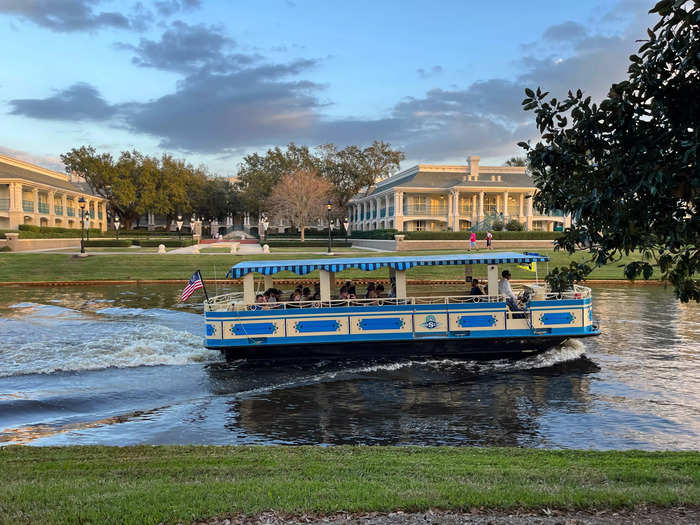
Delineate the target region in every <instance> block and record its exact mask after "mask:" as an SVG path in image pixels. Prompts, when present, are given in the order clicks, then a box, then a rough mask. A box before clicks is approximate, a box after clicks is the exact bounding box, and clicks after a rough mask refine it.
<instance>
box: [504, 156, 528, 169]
mask: <svg viewBox="0 0 700 525" xmlns="http://www.w3.org/2000/svg"><path fill="white" fill-rule="evenodd" d="M503 165H504V166H518V167H526V166H527V159H526V158H525V157H511V158H509V159H508V160H507V161H505V162H504V163H503Z"/></svg>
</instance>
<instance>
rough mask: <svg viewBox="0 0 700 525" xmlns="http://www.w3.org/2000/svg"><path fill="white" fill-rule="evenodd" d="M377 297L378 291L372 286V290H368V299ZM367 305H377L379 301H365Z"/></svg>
mask: <svg viewBox="0 0 700 525" xmlns="http://www.w3.org/2000/svg"><path fill="white" fill-rule="evenodd" d="M376 298H377V291H376V290H375V289H374V288H372V289H371V290H367V296H366V299H376ZM364 304H365V306H377V305H378V304H379V301H372V302H369V303H364Z"/></svg>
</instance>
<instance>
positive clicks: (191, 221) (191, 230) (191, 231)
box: [190, 215, 197, 240]
mask: <svg viewBox="0 0 700 525" xmlns="http://www.w3.org/2000/svg"><path fill="white" fill-rule="evenodd" d="M195 222H197V219H195V216H194V215H193V216H192V218H191V219H190V234H192V240H194V223H195Z"/></svg>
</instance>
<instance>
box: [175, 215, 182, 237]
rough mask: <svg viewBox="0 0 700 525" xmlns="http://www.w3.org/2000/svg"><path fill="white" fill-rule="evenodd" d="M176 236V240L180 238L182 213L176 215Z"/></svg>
mask: <svg viewBox="0 0 700 525" xmlns="http://www.w3.org/2000/svg"><path fill="white" fill-rule="evenodd" d="M175 224H177V238H178V240H180V241H181V240H182V215H178V216H177V222H176V223H175Z"/></svg>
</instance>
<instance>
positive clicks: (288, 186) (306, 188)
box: [265, 169, 333, 242]
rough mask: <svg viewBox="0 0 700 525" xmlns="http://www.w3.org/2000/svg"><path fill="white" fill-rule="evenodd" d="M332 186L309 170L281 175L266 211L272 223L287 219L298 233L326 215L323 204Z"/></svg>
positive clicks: (302, 236) (324, 204)
mask: <svg viewBox="0 0 700 525" xmlns="http://www.w3.org/2000/svg"><path fill="white" fill-rule="evenodd" d="M332 192H333V186H332V185H331V183H330V182H328V181H327V180H326V179H324V178H323V177H321V176H320V175H318V174H317V173H316V172H315V171H313V170H311V169H298V170H296V171H294V172H291V173H286V174H284V175H282V177H281V178H280V180H279V182H277V184H275V186H274V187H273V188H272V192H271V193H270V197H269V198H268V199H267V201H266V202H265V208H266V209H267V210H268V211H269V212H270V215H271V216H272V217H273V218H275V219H286V220H288V221H290V222H291V223H292V224H294V225H296V226H297V227H298V228H299V230H300V231H301V240H302V242H303V241H304V230H305V228H306V227H307V225H308V224H309V223H310V222H311V221H314V220H316V219H319V218H321V217H323V216H324V214H325V213H326V203H327V202H328V200H329V199H330V198H331V195H332Z"/></svg>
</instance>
